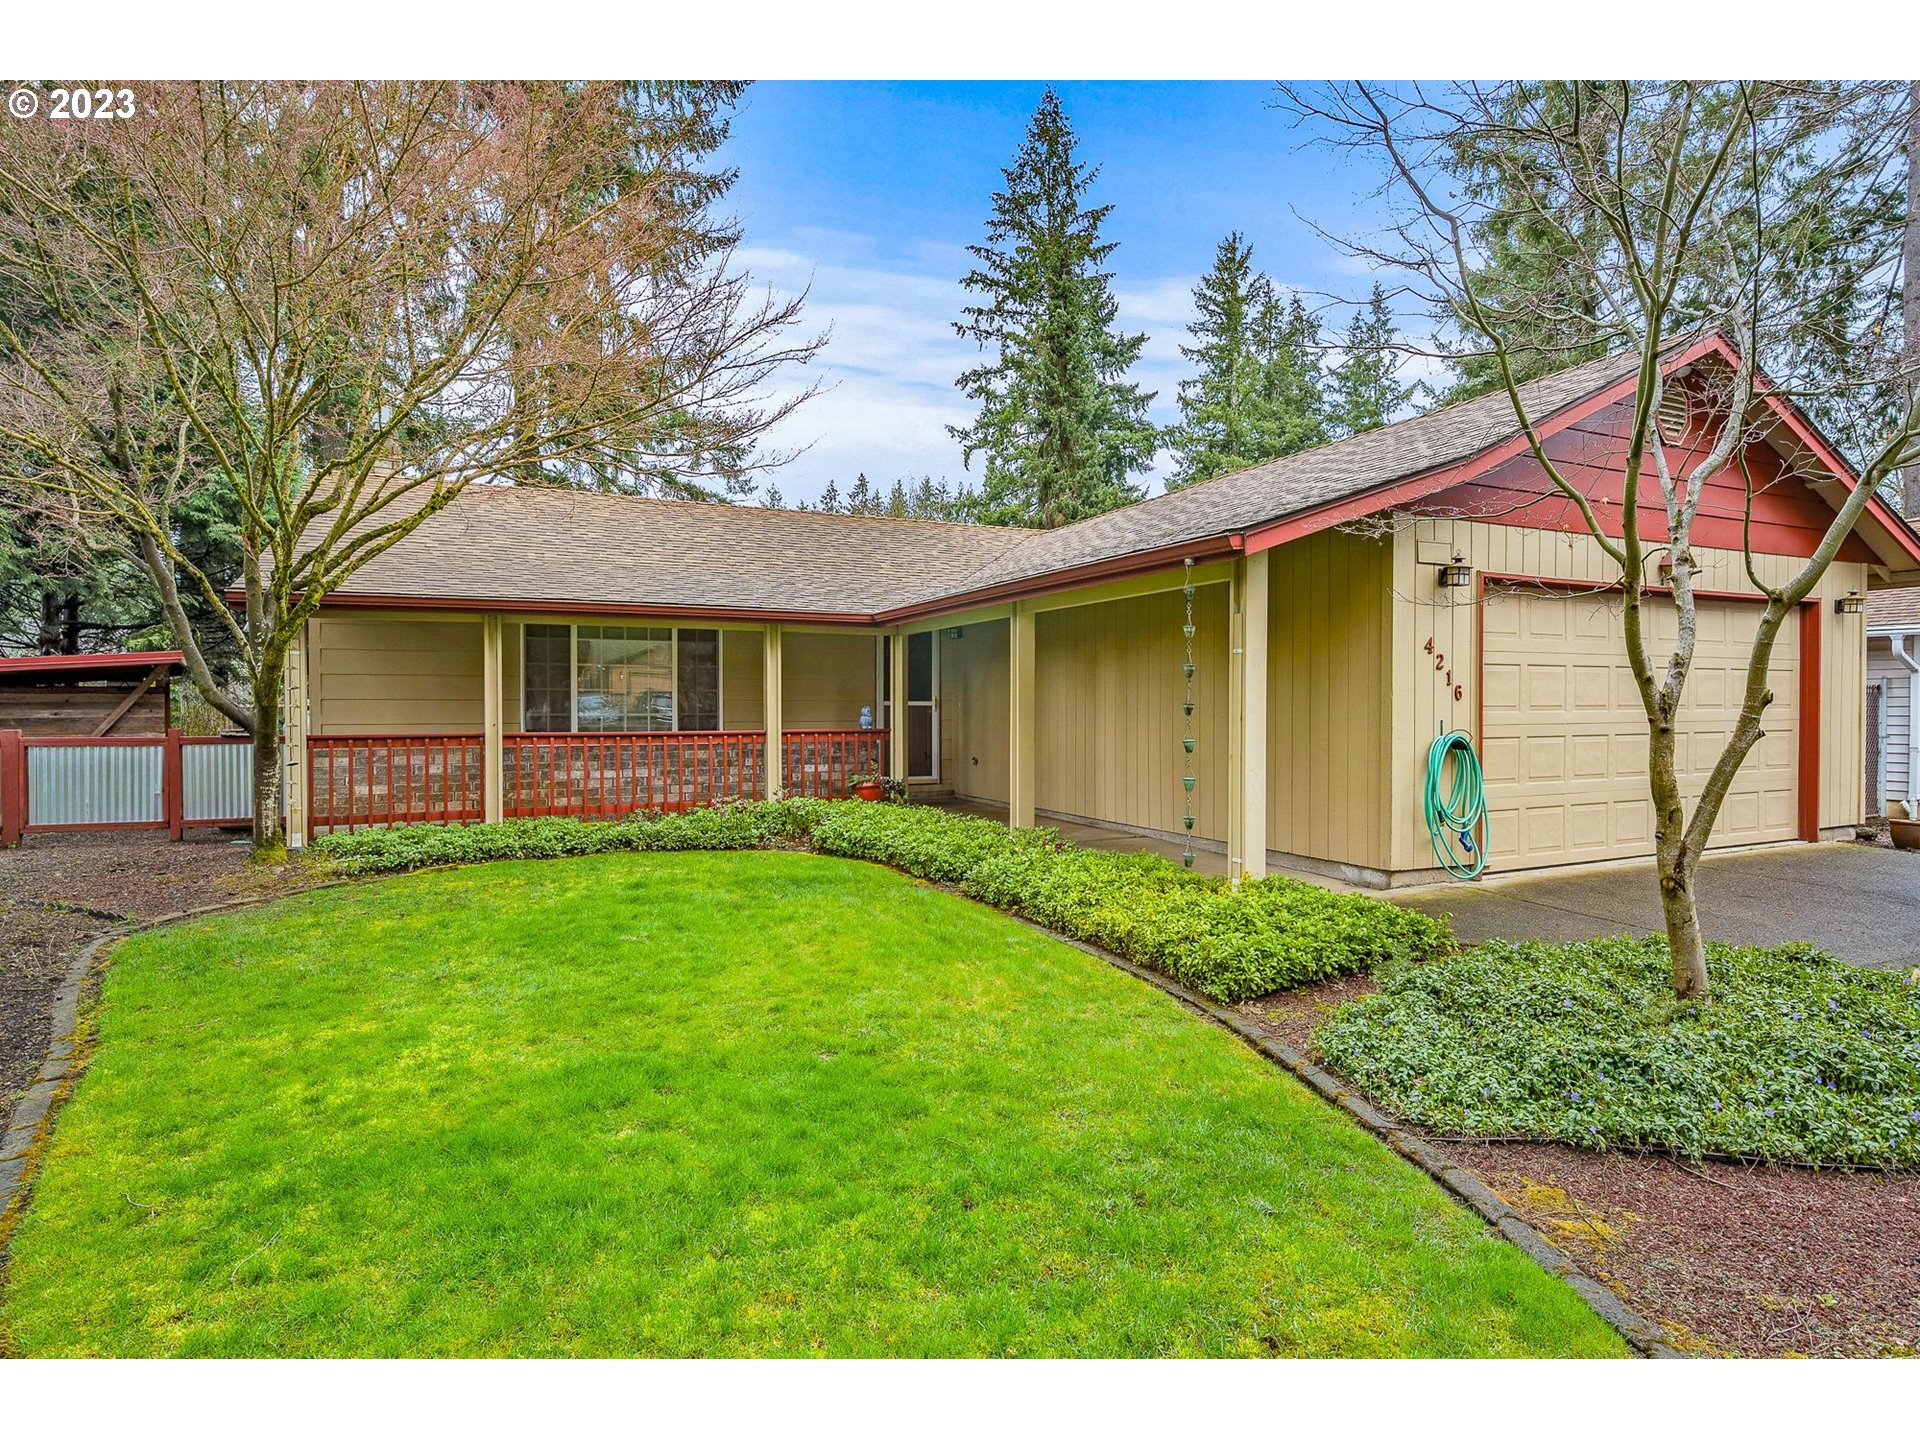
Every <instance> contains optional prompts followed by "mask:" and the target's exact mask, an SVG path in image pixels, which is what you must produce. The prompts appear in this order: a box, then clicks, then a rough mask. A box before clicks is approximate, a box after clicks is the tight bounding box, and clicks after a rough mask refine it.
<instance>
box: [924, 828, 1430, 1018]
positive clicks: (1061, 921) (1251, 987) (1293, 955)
mask: <svg viewBox="0 0 1920 1440" xmlns="http://www.w3.org/2000/svg"><path fill="white" fill-rule="evenodd" d="M961 888H962V889H963V890H965V891H966V893H967V894H969V895H971V896H973V897H974V898H976V899H979V900H984V901H985V902H986V903H987V904H989V905H993V906H996V907H998V908H999V909H1002V910H1010V911H1012V912H1013V913H1015V914H1017V915H1024V916H1026V917H1027V918H1028V919H1030V920H1034V921H1037V922H1038V923H1040V924H1042V925H1045V926H1046V927H1047V928H1048V929H1050V930H1058V931H1059V932H1060V933H1061V934H1063V935H1071V936H1073V937H1074V938H1075V939H1076V940H1084V941H1086V942H1088V943H1089V944H1092V945H1099V946H1101V947H1103V948H1104V949H1108V950H1111V951H1113V952H1114V953H1115V954H1116V955H1124V956H1126V957H1127V958H1128V959H1129V960H1134V961H1137V962H1139V963H1140V964H1142V965H1148V966H1151V967H1152V968H1154V969H1156V970H1159V971H1161V972H1162V973H1164V974H1167V975H1171V976H1172V977H1173V978H1174V979H1176V980H1179V981H1182V982H1183V983H1185V984H1188V985H1191V986H1193V988H1194V989H1196V990H1199V991H1201V992H1203V993H1204V994H1207V995H1210V996H1212V997H1213V998H1214V999H1216V1000H1224V1001H1228V1002H1233V1001H1239V1000H1247V999H1251V998H1252V997H1253V996H1255V995H1265V994H1268V993H1269V992H1271V991H1274V990H1286V989H1290V988H1292V987H1293V986H1296V985H1305V984H1308V983H1310V982H1312V981H1315V980H1325V979H1329V978H1330V977H1332V976H1335V975H1346V974H1351V973H1353V972H1355V971H1359V970H1365V969H1368V968H1370V967H1372V966H1375V965H1380V964H1385V963H1391V962H1396V961H1400V962H1411V961H1418V960H1428V959H1431V958H1433V957H1434V956H1436V955H1442V954H1445V953H1446V952H1447V951H1449V950H1451V949H1452V948H1453V936H1452V932H1451V931H1450V930H1449V929H1448V928H1447V925H1446V923H1445V922H1444V921H1441V920H1434V919H1431V918H1429V917H1428V916H1425V915H1422V914H1420V913H1419V912H1418V911H1414V910H1403V909H1401V908H1400V907H1399V906H1397V905H1389V904H1387V903H1385V902H1384V901H1380V900H1375V899H1372V898H1371V897H1369V896H1365V895H1351V894H1348V895H1336V894H1335V893H1334V892H1332V891H1331V890H1326V889H1323V888H1321V887H1320V886H1318V885H1310V884H1308V883H1306V882H1305V881H1301V880H1285V879H1278V878H1275V879H1267V880H1256V881H1252V882H1250V883H1247V884H1244V885H1241V886H1239V887H1238V888H1235V887H1234V886H1232V885H1230V884H1228V883H1227V881H1225V880H1223V879H1220V878H1219V877H1217V876H1207V875H1196V874H1194V873H1193V872H1192V871H1190V870H1183V869H1181V868H1180V867H1179V866H1176V865H1173V864H1170V863H1169V862H1168V861H1166V860H1163V859H1161V858H1160V857H1159V856H1157V855H1122V854H1116V853H1114V852H1113V851H1109V850H1068V851H1062V852H1044V851H1042V852H1034V851H1031V850H1028V851H1024V852H1014V853H1009V854H1003V855H998V856H994V857H992V858H990V859H988V860H987V861H986V862H985V863H984V864H982V865H980V866H979V867H978V868H977V869H975V870H974V871H973V872H972V873H971V874H970V875H968V876H967V878H966V879H965V880H964V881H963V882H962V885H961Z"/></svg>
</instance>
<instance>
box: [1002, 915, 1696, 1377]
mask: <svg viewBox="0 0 1920 1440" xmlns="http://www.w3.org/2000/svg"><path fill="white" fill-rule="evenodd" d="M1000 913H1002V914H1006V913H1007V912H1005V911H1001V912H1000ZM1009 918H1010V919H1013V920H1018V921H1019V922H1020V923H1021V924H1022V925H1025V926H1027V927H1028V928H1029V929H1032V930H1037V931H1039V932H1040V933H1041V934H1042V935H1045V936H1047V937H1048V938H1049V939H1053V940H1058V941H1059V942H1061V943H1062V944H1064V945H1071V946H1072V947H1073V948H1074V949H1076V950H1080V951H1083V952H1085V953H1086V954H1088V955H1091V956H1093V957H1095V958H1096V959H1099V960H1104V961H1106V962H1107V963H1108V964H1109V965H1111V966H1113V967H1114V968H1115V969H1117V970H1123V971H1125V972H1126V973H1127V974H1129V975H1132V976H1133V977H1134V978H1135V979H1138V980H1144V981H1146V982H1147V984H1149V985H1151V986H1153V987H1154V988H1155V989H1156V990H1159V991H1162V992H1163V993H1165V994H1166V995H1168V996H1170V997H1171V998H1172V999H1174V1000H1177V1001H1179V1002H1180V1003H1181V1004H1182V1005H1184V1006H1186V1007H1187V1008H1188V1009H1189V1010H1192V1011H1193V1012H1194V1013H1195V1014H1197V1015H1200V1016H1201V1017H1202V1018H1204V1019H1207V1020H1211V1021H1212V1022H1213V1023H1214V1024H1216V1025H1218V1026H1220V1027H1221V1028H1222V1029H1224V1030H1228V1031H1231V1032H1232V1033H1233V1034H1234V1035H1236V1036H1238V1037H1239V1038H1240V1039H1241V1040H1243V1041H1244V1042H1246V1044H1248V1045H1249V1046H1251V1047H1252V1048H1253V1049H1255V1050H1257V1051H1259V1052H1260V1054H1261V1055H1263V1056H1264V1057H1265V1058H1267V1059H1268V1060H1271V1061H1272V1062H1273V1063H1274V1064H1276V1065H1278V1066H1280V1068H1281V1069H1283V1070H1286V1071H1287V1072H1288V1073H1289V1074H1291V1075H1292V1076H1293V1077H1294V1078H1295V1079H1296V1080H1298V1081H1300V1082H1301V1083H1302V1084H1303V1085H1305V1086H1306V1087H1307V1088H1308V1089H1309V1090H1312V1091H1313V1092H1314V1093H1315V1094H1316V1095H1318V1096H1319V1097H1320V1098H1321V1099H1323V1100H1325V1101H1327V1102H1328V1103H1329V1104H1331V1105H1334V1106H1337V1107H1338V1108H1339V1109H1341V1110H1344V1111H1345V1112H1346V1113H1347V1115H1348V1116H1349V1117H1351V1118H1352V1119H1353V1120H1354V1121H1356V1122H1357V1123H1358V1124H1359V1125H1360V1127H1361V1128H1362V1129H1364V1130H1367V1131H1369V1132H1371V1133H1372V1134H1373V1135H1375V1136H1377V1137H1378V1138H1379V1139H1381V1140H1384V1141H1385V1142H1386V1143H1387V1145H1388V1146H1389V1147H1390V1148H1391V1149H1392V1150H1393V1151H1394V1152H1395V1153H1396V1154H1398V1155H1400V1156H1401V1157H1402V1158H1403V1159H1406V1160H1408V1161H1410V1162H1412V1163H1413V1164H1414V1165H1416V1166H1418V1167H1419V1168H1420V1169H1422V1170H1424V1171H1426V1173H1427V1174H1428V1175H1429V1176H1431V1177H1432V1179H1433V1180H1434V1181H1435V1182H1436V1183H1437V1184H1438V1185H1439V1186H1440V1188H1441V1189H1443V1190H1445V1191H1447V1192H1448V1193H1449V1194H1450V1195H1452V1196H1453V1197H1454V1198H1455V1199H1457V1200H1459V1201H1461V1202H1462V1203H1463V1204H1465V1205H1466V1206H1467V1207H1468V1208H1470V1209H1472V1210H1473V1211H1475V1212H1476V1213H1477V1214H1479V1216H1480V1218H1481V1219H1483V1220H1485V1221H1486V1222H1487V1224H1488V1225H1490V1226H1492V1227H1493V1228H1494V1229H1495V1230H1496V1231H1498V1232H1499V1234H1500V1237H1501V1238H1502V1239H1504V1240H1507V1241H1509V1242H1510V1243H1512V1244H1513V1245H1516V1246H1518V1247H1519V1248H1520V1249H1521V1250H1523V1251H1524V1252H1526V1254H1527V1255H1528V1256H1529V1257H1530V1258H1531V1259H1532V1260H1533V1261H1534V1263H1535V1264H1537V1265H1539V1267H1540V1268H1541V1269H1542V1270H1545V1271H1547V1272H1548V1273H1549V1274H1551V1275H1557V1276H1559V1277H1560V1278H1561V1279H1562V1280H1564V1281H1566V1282H1567V1284H1568V1286H1570V1287H1571V1288H1572V1290H1573V1292H1574V1293H1575V1294H1576V1295H1578V1296H1579V1297H1580V1298H1581V1299H1582V1300H1584V1301H1585V1302H1586V1304H1587V1308H1588V1309H1590V1310H1592V1311H1593V1313H1594V1314H1596V1315H1598V1316H1599V1317H1600V1318H1601V1320H1603V1321H1605V1322H1606V1324H1607V1325H1608V1326H1609V1327H1611V1328H1612V1329H1613V1330H1614V1331H1616V1332H1617V1333H1618V1334H1619V1336H1620V1338H1621V1339H1623V1340H1625V1341H1626V1342H1627V1344H1628V1345H1630V1346H1632V1347H1633V1349H1634V1351H1635V1352H1636V1353H1637V1354H1640V1355H1644V1356H1647V1357H1649V1358H1651V1359H1661V1360H1668V1359H1680V1358H1684V1357H1683V1356H1682V1354H1681V1352H1680V1350H1679V1349H1677V1348H1676V1347H1675V1346H1674V1343H1673V1338H1672V1336H1670V1335H1668V1334H1667V1332H1666V1331H1665V1330H1663V1329H1662V1328H1661V1327H1660V1326H1659V1325H1657V1324H1655V1323H1654V1322H1653V1321H1651V1320H1649V1319H1647V1318H1646V1317H1645V1316H1644V1315H1642V1314H1640V1313H1639V1312H1638V1311H1636V1310H1634V1309H1633V1308H1632V1307H1631V1306H1629V1305H1628V1304H1627V1303H1626V1302H1625V1301H1624V1300H1622V1299H1621V1298H1620V1297H1619V1296H1618V1295H1616V1294H1614V1293H1613V1291H1611V1290H1609V1289H1608V1288H1607V1287H1606V1286H1604V1285H1602V1284H1601V1283H1600V1282H1599V1281H1598V1280H1595V1279H1594V1278H1593V1277H1592V1276H1591V1275H1588V1274H1587V1273H1586V1272H1585V1271H1584V1270H1582V1269H1581V1268H1580V1267H1579V1266H1578V1265H1577V1264H1576V1263H1575V1262H1574V1260H1573V1257H1572V1256H1570V1255H1569V1254H1567V1252H1566V1251H1564V1250H1562V1249H1561V1248H1560V1247H1559V1246H1558V1245H1555V1244H1554V1243H1553V1242H1552V1241H1551V1240H1549V1239H1547V1237H1546V1236H1544V1235H1542V1234H1541V1233H1540V1232H1539V1231H1538V1230H1536V1229H1535V1228H1534V1227H1533V1226H1532V1225H1530V1224H1529V1223H1528V1222H1527V1221H1526V1220H1524V1219H1522V1218H1521V1216H1520V1214H1519V1213H1518V1212H1517V1211H1516V1210H1514V1208H1513V1207H1512V1206H1511V1205H1509V1204H1507V1203H1506V1201H1504V1200H1502V1199H1501V1198H1500V1197H1499V1196H1498V1195H1496V1194H1494V1193H1493V1191H1492V1190H1490V1189H1489V1188H1488V1187H1487V1186H1486V1185H1485V1183H1483V1182H1482V1181H1481V1180H1479V1179H1478V1178H1477V1177H1475V1176H1474V1175H1473V1174H1472V1173H1470V1172H1469V1171H1467V1170H1463V1169H1462V1168H1461V1167H1460V1166H1458V1165H1455V1164H1454V1163H1453V1162H1452V1161H1450V1160H1448V1159H1447V1158H1446V1156H1444V1155H1442V1154H1441V1153H1440V1152H1439V1151H1438V1150H1436V1149H1434V1148H1433V1146H1431V1145H1429V1144H1428V1143H1427V1142H1426V1141H1425V1140H1423V1139H1421V1138H1420V1137H1419V1136H1418V1135H1416V1134H1414V1133H1413V1132H1412V1131H1411V1130H1409V1129H1407V1128H1406V1127H1405V1126H1404V1125H1402V1124H1401V1123H1400V1122H1399V1121H1398V1120H1396V1119H1394V1118H1393V1117H1392V1116H1391V1115H1389V1114H1387V1113H1386V1112H1385V1111H1383V1110H1379V1109H1377V1108H1375V1107H1374V1106H1373V1105H1372V1104H1370V1103H1369V1102H1368V1101H1367V1100H1366V1099H1365V1098H1364V1097H1363V1096H1361V1095H1360V1094H1358V1093H1357V1092H1356V1091H1355V1090H1353V1088H1352V1087H1350V1086H1349V1085H1347V1084H1346V1083H1345V1082H1343V1081H1342V1080H1340V1079H1339V1078H1338V1077H1337V1076H1335V1075H1333V1074H1332V1073H1331V1072H1329V1071H1327V1070H1323V1069H1321V1068H1320V1066H1318V1065H1316V1064H1314V1063H1313V1061H1311V1060H1309V1059H1308V1058H1307V1057H1306V1056H1305V1055H1303V1054H1301V1053H1300V1051H1299V1050H1297V1049H1295V1048H1294V1047H1293V1046H1292V1045H1289V1044H1287V1043H1286V1042H1285V1041H1284V1040H1276V1039H1274V1038H1273V1037H1272V1036H1271V1035H1268V1034H1266V1033H1265V1032H1263V1031H1262V1030H1261V1029H1260V1027H1259V1026H1257V1025H1255V1024H1254V1023H1253V1022H1252V1021H1250V1020H1248V1019H1247V1018H1246V1017H1245V1016H1243V1015H1241V1014H1240V1013H1239V1012H1237V1011H1235V1010H1231V1009H1229V1008H1227V1007H1226V1006H1224V1005H1221V1004H1220V1003H1218V1002H1217V1001H1214V1000H1209V999H1208V998H1207V997H1206V996H1204V995H1202V994H1201V993H1200V992H1199V991H1197V990H1192V989H1189V988H1188V987H1187V986H1185V985H1182V984H1181V983H1180V982H1179V981H1178V980H1175V979H1173V978H1171V977H1170V976H1166V975H1162V974H1161V973H1160V972H1159V971H1157V970H1150V969H1148V968H1147V967H1146V966H1144V965H1139V964H1136V963H1135V962H1133V961H1131V960H1127V959H1123V958H1122V957H1121V956H1118V955H1115V954H1112V953H1110V952H1109V951H1106V950H1102V949H1101V948H1100V947H1099V946H1097V945H1089V944H1087V943H1086V942H1084V941H1081V940H1075V939H1072V938H1070V937H1069V936H1065V935H1061V934H1059V933H1058V932H1057V931H1053V930H1049V929H1047V927H1046V926H1044V925H1037V924H1035V923H1034V922H1033V921H1031V920H1028V919H1026V918H1025V917H1024V916H1020V915H1012V916H1009Z"/></svg>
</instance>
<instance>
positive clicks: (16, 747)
mask: <svg viewBox="0 0 1920 1440" xmlns="http://www.w3.org/2000/svg"><path fill="white" fill-rule="evenodd" d="M26 823H27V746H26V737H25V735H24V734H22V732H20V731H18V730H0V850H10V849H12V848H13V847H14V846H15V845H18V844H19V843H20V832H21V830H22V829H23V828H24V827H25V826H26Z"/></svg>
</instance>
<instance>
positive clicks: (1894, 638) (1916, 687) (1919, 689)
mask: <svg viewBox="0 0 1920 1440" xmlns="http://www.w3.org/2000/svg"><path fill="white" fill-rule="evenodd" d="M1913 637H1914V632H1913V631H1911V630H1903V631H1901V632H1900V633H1898V634H1896V635H1889V636H1888V637H1887V645H1888V646H1889V647H1890V648H1891V649H1892V651H1893V653H1894V654H1895V655H1896V656H1898V657H1899V659H1900V663H1901V664H1902V665H1905V666H1906V667H1907V814H1909V815H1912V816H1916V817H1920V659H1916V658H1915V657H1914V654H1913V652H1912V651H1911V650H1909V649H1908V648H1907V642H1908V641H1910V640H1911V639H1913Z"/></svg>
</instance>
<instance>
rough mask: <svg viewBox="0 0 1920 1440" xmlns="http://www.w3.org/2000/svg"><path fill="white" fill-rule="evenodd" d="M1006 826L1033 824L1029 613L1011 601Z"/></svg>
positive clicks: (1031, 687) (1030, 629) (1008, 632)
mask: <svg viewBox="0 0 1920 1440" xmlns="http://www.w3.org/2000/svg"><path fill="white" fill-rule="evenodd" d="M1007 636H1008V648H1007V824H1008V825H1009V826H1011V827H1013V828H1014V829H1016V830H1018V829H1027V828H1031V827H1032V825H1033V782H1034V694H1033V688H1034V664H1033V656H1034V645H1033V611H1031V610H1029V609H1028V608H1027V607H1026V605H1025V604H1024V603H1023V602H1021V601H1017V600H1016V601H1015V602H1014V605H1013V613H1012V614H1011V615H1010V616H1008V617H1007Z"/></svg>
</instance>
